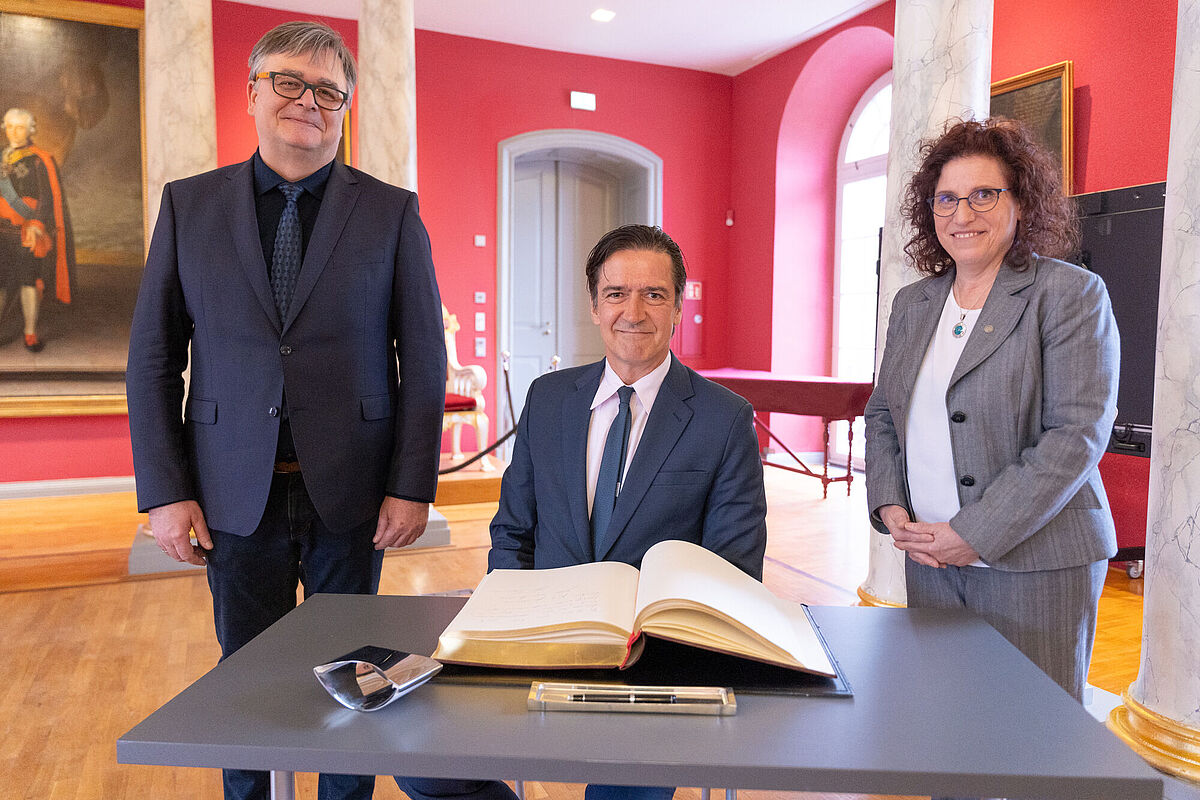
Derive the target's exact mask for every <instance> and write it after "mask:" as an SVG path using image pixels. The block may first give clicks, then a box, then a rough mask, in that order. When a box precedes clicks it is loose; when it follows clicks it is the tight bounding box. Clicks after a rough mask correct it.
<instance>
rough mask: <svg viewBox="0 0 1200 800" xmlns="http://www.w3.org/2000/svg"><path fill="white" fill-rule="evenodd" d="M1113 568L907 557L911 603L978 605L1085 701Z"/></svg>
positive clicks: (998, 627) (985, 616)
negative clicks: (1022, 566) (928, 562)
mask: <svg viewBox="0 0 1200 800" xmlns="http://www.w3.org/2000/svg"><path fill="white" fill-rule="evenodd" d="M1107 571H1108V562H1107V561H1097V562H1095V563H1093V564H1085V565H1083V566H1080V567H1067V568H1065V569H1051V570H1039V571H1036V572H1006V571H1003V570H998V569H991V568H988V567H945V568H944V569H936V568H934V567H926V566H922V565H920V564H917V563H915V562H914V561H913V560H912V559H905V565H904V573H905V584H906V586H907V588H908V606H909V608H967V609H970V610H971V611H974V612H975V613H976V614H978V615H979V616H981V617H983V619H984V620H985V621H986V622H987V623H988V624H989V625H991V626H992V627H993V628H995V629H996V630H997V631H999V632H1000V633H1001V635H1003V636H1004V638H1005V639H1008V641H1010V642H1012V643H1013V645H1015V646H1016V648H1017V649H1018V650H1020V651H1021V652H1022V653H1024V654H1025V656H1026V657H1027V658H1029V660H1030V661H1032V662H1033V663H1034V664H1037V666H1038V667H1039V668H1040V669H1041V670H1042V671H1043V672H1045V673H1046V674H1047V675H1049V676H1050V677H1051V678H1053V679H1054V680H1055V681H1056V682H1057V683H1058V684H1059V685H1060V686H1062V687H1063V688H1064V689H1066V690H1067V691H1068V692H1070V693H1071V696H1072V697H1074V698H1075V699H1076V700H1079V701H1081V702H1082V700H1083V687H1084V684H1085V683H1087V673H1088V665H1089V664H1090V663H1091V660H1092V642H1093V641H1094V640H1095V638H1096V607H1097V605H1098V604H1099V602H1100V592H1101V590H1102V589H1103V588H1104V576H1105V574H1106V573H1107Z"/></svg>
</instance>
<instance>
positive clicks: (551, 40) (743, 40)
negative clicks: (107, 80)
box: [250, 0, 883, 75]
mask: <svg viewBox="0 0 1200 800" xmlns="http://www.w3.org/2000/svg"><path fill="white" fill-rule="evenodd" d="M250 2H253V4H255V5H260V6H266V7H269V8H279V9H284V10H287V11H295V12H298V13H302V14H324V15H328V16H334V17H343V18H346V19H357V18H358V15H359V9H360V8H361V6H362V0H250ZM881 2H883V0H415V3H416V12H415V16H416V26H417V27H418V28H421V29H423V30H429V31H439V32H441V33H452V34H456V35H459V36H471V37H474V38H477V39H491V40H493V41H497V42H508V43H510V44H520V45H526V46H529V47H540V48H543V49H546V50H560V51H563V52H567V53H582V54H585V55H593V56H605V57H607V58H621V59H626V60H629V61H642V62H645V63H648V64H661V65H665V66H671V67H684V68H686V69H698V70H704V71H706V72H717V73H720V74H723V75H737V74H738V73H740V72H743V71H745V70H747V69H749V68H750V67H752V66H754V65H755V64H757V63H759V62H760V61H764V60H766V59H768V58H770V57H771V56H774V55H778V54H779V53H781V52H783V51H784V50H787V49H788V48H790V47H793V46H795V45H797V44H799V43H800V42H802V41H804V40H805V39H809V38H812V37H813V36H816V35H817V34H819V33H822V32H824V31H826V30H828V29H829V28H832V27H833V26H834V25H837V24H838V23H840V22H843V21H844V20H846V19H849V18H850V17H853V16H855V15H857V14H859V13H861V12H862V11H864V10H866V9H868V8H871V7H873V6H877V5H879V4H880V3H881ZM597 8H607V9H609V10H611V11H615V12H616V18H615V19H613V21H612V22H607V23H598V22H593V21H592V20H591V19H590V18H589V15H590V14H591V13H592V11H594V10H595V9H597Z"/></svg>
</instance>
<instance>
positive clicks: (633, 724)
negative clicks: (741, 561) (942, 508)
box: [117, 595, 1163, 800]
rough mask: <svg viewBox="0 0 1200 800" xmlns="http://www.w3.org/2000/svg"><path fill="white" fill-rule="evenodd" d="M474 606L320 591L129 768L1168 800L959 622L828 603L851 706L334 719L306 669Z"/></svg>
mask: <svg viewBox="0 0 1200 800" xmlns="http://www.w3.org/2000/svg"><path fill="white" fill-rule="evenodd" d="M463 602H464V601H463V600H462V599H461V598H446V597H388V596H385V597H362V596H349V595H316V596H314V597H313V598H312V599H310V600H308V601H307V602H305V603H302V604H301V605H300V606H299V607H298V608H297V609H296V610H295V611H293V612H292V613H290V614H288V615H287V616H286V617H285V618H284V619H282V620H281V621H280V622H278V623H277V624H275V625H274V626H272V627H271V628H270V629H269V630H267V631H266V632H265V633H263V634H262V635H261V636H259V637H258V638H256V639H255V640H253V641H252V642H250V644H248V645H247V646H245V647H244V648H242V649H241V650H240V651H238V652H237V653H236V654H235V655H234V656H232V657H231V658H229V659H228V660H227V661H225V662H224V663H222V664H220V665H219V666H217V667H216V668H214V669H213V670H212V671H210V672H209V673H208V674H207V675H205V676H204V677H202V678H200V679H199V680H198V681H196V682H195V683H194V684H192V685H191V686H190V687H188V688H187V689H186V690H184V691H183V692H182V693H181V694H180V695H179V696H178V697H176V698H175V699H173V700H171V701H170V702H169V703H167V704H166V705H164V706H163V707H162V708H160V709H159V710H158V711H156V712H155V713H154V714H152V715H151V716H150V717H148V718H147V719H146V720H145V721H143V722H142V723H141V724H139V725H138V726H137V727H135V728H134V729H133V730H131V731H129V732H128V733H126V734H125V735H124V736H122V737H121V738H120V739H119V740H118V741H117V760H118V761H119V762H121V763H132V764H160V765H174V766H185V767H234V768H242V769H260V770H273V771H280V772H334V773H358V774H374V775H389V774H407V775H421V776H429V777H460V778H502V779H525V780H541V781H561V782H594V783H611V784H634V785H667V786H722V787H733V788H744V789H778V790H794V791H817V792H861V793H877V794H915V795H919V794H926V795H928V794H933V795H935V796H936V795H938V794H951V795H955V796H967V795H976V796H980V797H1008V798H1013V799H1015V798H1022V797H1037V798H1092V799H1093V800H1106V799H1111V800H1143V799H1146V800H1148V799H1149V798H1155V800H1158V799H1159V798H1162V796H1163V782H1162V777H1161V775H1159V773H1157V772H1155V771H1154V770H1153V769H1151V768H1150V767H1149V766H1147V765H1146V764H1145V762H1143V761H1142V760H1141V759H1140V758H1139V757H1137V756H1136V755H1135V754H1134V753H1133V752H1132V751H1130V750H1129V749H1128V748H1127V747H1126V746H1125V745H1123V744H1122V743H1121V742H1120V741H1118V740H1117V738H1116V737H1114V736H1113V735H1112V734H1110V733H1109V732H1108V731H1107V730H1106V729H1105V728H1104V726H1103V725H1101V724H1100V723H1098V722H1096V721H1095V720H1094V719H1092V718H1091V717H1090V716H1089V715H1088V714H1087V712H1086V711H1085V710H1084V709H1083V708H1082V707H1081V706H1080V705H1079V704H1077V703H1076V702H1074V701H1073V700H1072V699H1071V698H1070V696H1068V695H1067V694H1066V693H1065V692H1063V691H1062V690H1061V689H1060V688H1058V686H1057V685H1056V684H1054V683H1053V682H1052V681H1051V680H1050V679H1049V678H1047V677H1046V676H1045V675H1044V674H1043V673H1042V672H1040V671H1039V670H1038V669H1037V668H1036V667H1034V666H1033V664H1032V663H1031V662H1029V661H1028V660H1027V659H1026V658H1025V657H1024V656H1022V655H1021V654H1020V653H1019V652H1018V651H1017V650H1016V649H1015V648H1013V647H1012V646H1011V645H1009V644H1008V643H1007V642H1006V641H1005V640H1004V639H1003V638H1002V637H1001V636H1000V635H999V634H998V633H996V632H995V631H994V630H993V629H992V628H991V627H989V626H988V625H987V624H985V623H983V622H982V621H980V620H979V619H977V618H976V617H974V616H972V615H970V614H967V613H958V612H935V611H927V610H912V609H884V608H840V607H817V608H814V609H813V617H814V619H816V620H817V622H818V624H819V625H820V627H821V629H822V631H823V632H824V634H825V637H826V639H827V641H828V643H829V646H830V649H831V650H832V651H833V653H834V654H835V656H836V657H837V658H838V660H839V661H840V662H841V666H842V670H843V672H844V674H845V675H846V677H847V678H848V680H849V682H850V684H851V686H852V687H853V689H854V697H853V698H850V699H847V698H832V697H829V698H806V697H788V696H767V695H752V694H743V695H739V697H738V712H737V715H736V716H733V717H723V718H719V717H678V716H667V715H655V714H612V715H606V714H594V713H591V714H589V713H572V712H550V713H535V712H529V711H527V710H526V709H525V698H526V694H527V693H528V685H526V686H524V687H521V686H481V685H463V684H448V683H438V682H435V683H431V684H428V685H426V686H424V687H422V688H420V689H418V690H417V691H416V692H414V693H413V694H411V695H409V696H408V697H405V698H403V699H401V700H400V701H398V702H396V703H394V704H393V705H391V706H389V707H387V708H386V709H384V710H382V711H379V712H375V713H370V714H360V713H356V712H353V711H349V710H347V709H344V708H342V707H341V706H339V705H337V704H336V703H335V702H334V701H333V700H332V699H330V698H329V697H328V696H327V695H326V694H325V693H324V690H323V689H322V688H321V687H320V685H319V684H318V683H317V681H316V680H315V679H314V678H313V675H312V666H313V665H315V664H319V663H322V662H325V661H327V660H330V659H332V658H336V657H337V656H339V655H341V654H343V653H346V652H348V651H350V650H352V649H354V648H356V647H359V646H361V645H364V644H374V645H381V646H385V647H392V648H396V649H401V650H407V651H410V652H418V653H429V652H432V649H433V646H434V644H435V642H436V638H437V635H438V633H440V632H441V630H442V629H443V627H444V626H445V625H446V624H447V623H448V622H449V621H450V619H451V618H452V617H453V616H454V614H455V613H456V612H457V610H458V609H459V608H460V607H461V605H462V603H463Z"/></svg>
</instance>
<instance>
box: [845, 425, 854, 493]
mask: <svg viewBox="0 0 1200 800" xmlns="http://www.w3.org/2000/svg"><path fill="white" fill-rule="evenodd" d="M853 482H854V420H852V419H848V420H846V497H849V496H850V484H851V483H853Z"/></svg>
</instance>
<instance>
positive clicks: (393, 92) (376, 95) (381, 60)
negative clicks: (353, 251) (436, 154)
mask: <svg viewBox="0 0 1200 800" xmlns="http://www.w3.org/2000/svg"><path fill="white" fill-rule="evenodd" d="M413 30H414V29H413V0H363V3H362V11H361V14H360V17H359V26H358V91H357V92H355V94H356V95H357V96H356V98H355V103H356V104H357V105H358V130H359V140H358V158H359V165H360V166H361V167H362V169H364V170H365V171H367V172H369V173H371V174H372V175H374V176H375V177H376V178H379V179H380V180H382V181H386V182H388V183H391V184H394V185H396V186H403V187H404V188H405V189H411V190H413V191H416V189H417V85H416V74H417V68H416V44H415V40H414V34H413Z"/></svg>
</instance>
